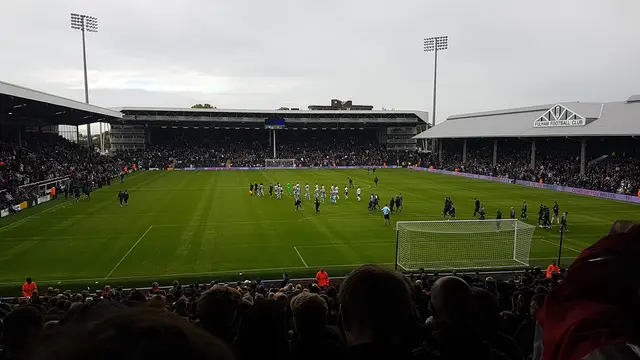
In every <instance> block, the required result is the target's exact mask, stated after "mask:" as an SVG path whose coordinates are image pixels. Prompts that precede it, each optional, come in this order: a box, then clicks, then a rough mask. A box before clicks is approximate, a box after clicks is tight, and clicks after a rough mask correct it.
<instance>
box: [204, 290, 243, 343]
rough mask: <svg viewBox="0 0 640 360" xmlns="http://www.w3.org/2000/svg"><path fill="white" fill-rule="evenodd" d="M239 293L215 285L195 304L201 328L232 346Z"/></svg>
mask: <svg viewBox="0 0 640 360" xmlns="http://www.w3.org/2000/svg"><path fill="white" fill-rule="evenodd" d="M240 299H241V298H240V293H239V292H238V291H236V290H235V289H233V288H231V287H229V286H225V285H215V286H213V287H212V288H211V289H209V290H207V291H205V292H204V293H203V294H202V297H200V299H199V300H198V302H197V308H196V311H197V317H198V320H199V321H200V324H201V325H202V328H203V329H205V330H207V331H208V332H210V333H212V334H213V335H215V336H217V337H218V338H220V339H221V340H222V341H224V342H225V343H227V344H229V345H230V344H232V343H233V339H234V338H235V335H236V334H235V327H236V325H237V324H236V320H237V318H236V315H237V310H238V305H239V304H240Z"/></svg>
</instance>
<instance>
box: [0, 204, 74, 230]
mask: <svg viewBox="0 0 640 360" xmlns="http://www.w3.org/2000/svg"><path fill="white" fill-rule="evenodd" d="M70 201H71V200H67V201H65V202H63V203H61V204H58V205H56V206H53V207H50V208H48V209H46V210H42V211H40V212H37V213H35V214H31V215H29V216H27V217H26V218H24V219H20V220H18V221H16V222H12V223H10V224H7V225H5V226H3V227H0V230H3V229H5V228H8V227H10V226H15V225H18V224H20V223H22V222H23V221H26V220H29V219H31V218H32V217H34V216H36V215H40V214H42V213H44V212H47V211H50V210H53V209H55V208H57V207H59V206H62V205H64V204H66V203H68V202H70Z"/></svg>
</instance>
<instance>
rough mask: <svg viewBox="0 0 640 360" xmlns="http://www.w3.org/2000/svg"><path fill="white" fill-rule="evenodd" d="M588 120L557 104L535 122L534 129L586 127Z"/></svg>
mask: <svg viewBox="0 0 640 360" xmlns="http://www.w3.org/2000/svg"><path fill="white" fill-rule="evenodd" d="M585 125H587V119H585V117H584V116H581V115H578V114H576V113H575V112H573V111H572V110H570V109H568V108H566V107H564V106H562V105H560V104H557V105H554V106H553V107H552V108H551V109H549V110H547V111H546V112H545V113H544V114H542V115H541V116H540V117H539V118H537V119H536V121H534V122H533V127H534V128H544V127H565V126H585Z"/></svg>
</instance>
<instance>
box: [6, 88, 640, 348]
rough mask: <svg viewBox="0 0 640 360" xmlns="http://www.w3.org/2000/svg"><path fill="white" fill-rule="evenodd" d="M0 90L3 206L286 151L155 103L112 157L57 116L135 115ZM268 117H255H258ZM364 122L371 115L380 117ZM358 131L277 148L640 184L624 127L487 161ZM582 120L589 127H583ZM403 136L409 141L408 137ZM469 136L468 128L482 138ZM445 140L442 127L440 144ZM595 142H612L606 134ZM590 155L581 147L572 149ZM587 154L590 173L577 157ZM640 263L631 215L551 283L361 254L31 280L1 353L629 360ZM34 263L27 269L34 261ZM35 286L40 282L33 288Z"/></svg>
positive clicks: (287, 136)
mask: <svg viewBox="0 0 640 360" xmlns="http://www.w3.org/2000/svg"><path fill="white" fill-rule="evenodd" d="M3 86H4V89H5V90H7V91H6V92H5V93H3V95H2V97H0V99H1V100H2V106H1V109H2V111H1V112H0V115H1V116H0V130H1V131H0V134H1V135H0V177H1V178H2V182H1V183H0V186H1V188H0V191H1V192H2V193H1V195H2V196H0V202H2V203H1V205H3V206H4V205H7V206H12V205H14V204H15V203H16V202H18V201H22V200H31V199H33V198H34V197H35V198H38V197H40V196H42V194H43V193H46V192H47V190H48V188H47V186H48V184H55V180H56V179H60V178H68V177H70V178H72V179H73V178H77V179H79V180H81V181H83V182H90V183H93V184H94V185H96V186H100V185H101V184H108V182H109V181H110V178H111V177H112V176H114V175H116V174H117V173H118V172H119V171H120V169H121V168H122V166H123V165H125V164H139V165H141V167H144V168H154V167H157V168H163V167H165V166H183V167H187V166H194V167H207V166H212V167H216V166H224V165H227V164H229V165H232V166H264V160H265V159H266V158H268V157H269V156H270V155H271V151H272V150H273V149H272V145H273V142H272V141H269V137H268V136H264V135H265V132H264V129H260V128H259V127H258V128H257V129H256V128H255V125H252V127H250V128H249V129H235V127H233V126H223V127H233V128H219V129H206V130H210V131H202V130H205V129H200V128H196V125H194V124H193V122H194V121H196V120H194V119H193V118H190V117H194V116H195V115H193V114H202V113H207V114H209V115H207V116H211V114H223V115H224V116H227V115H228V114H229V112H228V111H225V110H217V109H214V110H209V109H206V110H198V111H190V110H189V111H186V110H185V114H167V113H163V114H161V115H158V114H153V115H149V114H148V113H150V112H159V110H144V111H142V112H145V113H147V114H146V115H140V114H135V115H132V114H127V111H123V113H124V116H125V118H126V120H127V121H128V120H131V118H127V116H129V117H138V120H139V121H141V123H140V124H133V125H132V124H131V123H130V122H127V123H126V124H122V123H119V125H121V127H120V128H119V130H118V131H119V132H116V134H114V135H113V136H114V137H120V140H121V141H120V142H119V144H118V141H116V142H115V143H114V144H116V145H120V146H119V147H118V146H116V147H115V149H114V150H115V151H114V154H112V155H111V156H104V155H100V154H98V153H96V152H93V151H90V150H88V149H87V148H83V147H81V146H80V145H78V144H75V143H73V142H72V141H69V140H68V138H65V137H61V136H59V135H58V134H57V133H60V131H56V130H52V126H57V125H62V124H71V125H74V124H76V125H77V124H80V123H82V122H87V121H98V120H102V121H110V122H114V123H115V124H116V125H118V123H117V121H119V120H118V119H120V117H121V116H122V114H121V113H114V112H112V111H109V110H106V109H100V108H96V107H91V106H89V105H86V104H80V103H78V104H76V103H74V102H71V101H70V100H64V99H63V100H60V99H58V98H55V97H54V98H47V96H48V95H46V94H41V93H36V92H34V93H31V92H29V91H28V89H23V88H12V87H8V86H6V85H5V84H4V83H3ZM9 92H10V93H9ZM45 95H46V96H45ZM48 101H49V102H48ZM43 102H44V103H45V104H50V105H51V106H43V104H42V103H43ZM56 103H58V105H55V104H56ZM60 104H62V105H60ZM627 105H628V104H627ZM627 105H619V106H627ZM633 106H637V105H633ZM567 107H572V108H575V109H576V110H575V112H577V113H582V114H590V115H586V116H582V115H581V116H578V114H573V115H570V116H569V115H567V117H568V118H569V119H564V120H566V121H574V120H575V121H578V122H580V121H581V118H582V117H584V119H585V122H586V123H587V125H585V128H586V126H589V125H590V124H593V123H596V122H597V121H600V120H594V119H592V118H591V117H590V116H595V115H593V114H595V113H597V111H595V110H594V109H596V108H597V107H595V106H586V107H584V108H582V107H581V106H578V105H576V104H573V105H571V106H569V105H567ZM29 108H31V109H30V110H29ZM34 109H35V110H34ZM578 109H579V110H578ZM601 109H602V108H601ZM604 109H605V110H604V111H601V112H600V113H599V114H608V110H607V106H605V107H604ZM27 110H29V111H27ZM162 111H165V110H162ZM532 111H533V110H532ZM535 111H538V112H541V113H542V115H538V118H537V119H536V120H535V121H536V122H537V121H538V120H540V118H541V117H542V116H543V115H544V114H545V113H546V112H545V111H544V110H543V109H539V110H535ZM18 112H20V113H18ZM172 112H173V113H178V112H179V111H177V110H175V111H172ZM351 112H352V113H354V114H356V118H357V116H359V115H358V114H357V112H354V111H351ZM58 113H60V114H58ZM187 113H188V114H191V115H186V114H187ZM521 113H527V111H522V112H521ZM16 114H18V115H16ZM28 114H31V115H28ZM64 114H66V115H64ZM278 114H279V113H278ZM292 114H294V115H295V114H296V113H295V112H294V113H292ZM519 114H520V113H519ZM60 115H64V116H60ZM297 115H300V114H297ZM378 115H383V116H386V117H392V116H399V115H398V113H385V114H382V113H380V114H378ZM520 115H521V114H520ZM520 115H518V116H520ZM574 115H575V116H574ZM145 116H146V117H149V116H151V117H153V119H156V120H157V121H160V122H163V121H164V122H166V121H169V122H167V123H170V121H172V120H171V119H173V118H171V119H169V120H167V118H162V117H185V118H187V122H185V123H184V124H185V125H184V126H182V125H181V126H180V128H179V129H178V127H177V126H176V127H175V128H174V127H173V126H170V125H157V126H151V127H150V126H148V122H149V121H152V119H151V118H146V119H145V118H144V117H145ZM220 116H222V115H220ZM263 116H264V114H263V113H259V114H258V115H256V116H255V117H254V120H255V121H257V120H259V119H262V118H263ZM300 116H301V115H300ZM360 116H363V117H362V118H361V119H360V120H362V121H366V120H364V119H366V116H364V115H360ZM403 116H405V115H403ZM406 116H409V115H406ZM482 116H485V115H482ZM487 116H489V115H487ZM554 116H555V115H554ZM603 116H604V115H603ZM88 117H89V118H92V117H94V118H93V119H89V120H87V119H88ZM320 117H325V118H326V117H327V114H324V115H320ZM161 118H162V119H161ZM247 118H248V117H247ZM256 119H257V120H256ZM385 119H386V118H385ZM418 120H419V116H418V115H416V116H415V117H411V121H415V122H417V121H418ZM252 121H253V120H252ZM318 121H321V120H319V119H318ZM332 121H335V119H334V120H332ZM349 121H353V120H349ZM384 121H386V120H384ZM402 121H405V120H402ZM448 121H452V120H447V122H448ZM453 121H463V120H455V119H454V120H453ZM464 121H466V120H464ZM589 121H591V123H589ZM611 121H612V122H613V121H614V120H611ZM447 122H445V123H447ZM187 124H188V125H187ZM616 124H619V123H616ZM378 125H379V124H378ZM199 126H200V125H198V127H199ZM414 126H415V124H414ZM438 126H440V125H438ZM438 126H436V127H435V128H433V129H431V130H428V132H427V133H425V134H423V135H422V137H426V136H431V135H429V134H432V135H433V134H437V133H435V132H434V133H429V131H432V130H434V129H438ZM578 126H582V125H578ZM185 127H186V128H185ZM405 127H409V126H405ZM481 127H482V126H481ZM347 128H348V130H347ZM347 128H345V130H330V129H328V130H326V131H325V130H322V128H320V129H318V128H316V129H315V130H313V129H312V128H310V129H308V130H300V131H284V132H282V134H278V137H279V139H280V142H279V144H276V145H275V147H276V151H277V152H278V153H280V154H281V156H282V157H287V158H294V159H297V160H298V162H299V163H300V164H302V165H303V166H333V164H341V165H375V166H380V165H382V164H384V163H387V164H394V163H395V164H401V163H403V162H405V163H407V164H413V165H416V164H419V165H420V166H422V167H429V166H435V167H438V168H443V169H459V170H461V171H468V172H473V173H478V174H490V175H494V176H503V177H508V178H521V179H527V180H534V181H537V180H540V179H542V180H543V181H548V182H556V183H559V184H571V185H574V186H582V187H587V188H594V189H602V190H604V191H616V192H626V193H628V192H630V193H633V191H635V190H636V189H637V186H639V185H640V184H638V179H640V176H638V175H639V174H640V173H639V169H640V166H639V165H640V164H639V163H638V161H637V159H639V158H640V157H638V153H637V151H638V150H636V149H635V148H637V146H635V144H636V143H635V142H634V141H636V140H635V139H633V138H629V137H628V136H627V137H624V138H623V139H620V138H615V139H606V137H605V135H606V134H594V136H596V135H597V138H594V139H590V140H589V141H590V144H591V145H590V148H592V149H596V150H595V151H594V152H593V153H591V154H587V153H586V147H585V143H586V142H585V141H582V140H581V141H580V142H579V144H580V146H579V147H575V146H574V147H573V148H572V147H571V145H575V144H576V142H575V140H573V139H567V138H564V139H549V140H547V139H546V137H545V138H544V139H543V138H536V140H537V141H536V142H532V144H537V145H531V149H534V150H535V151H531V150H529V149H528V148H529V146H528V144H529V143H527V142H524V141H521V140H518V139H517V137H516V136H511V137H509V139H507V140H504V139H502V140H500V141H498V140H496V141H493V154H494V156H493V158H491V157H490V156H487V155H491V153H492V149H491V145H490V144H491V143H490V142H487V141H486V140H482V139H477V140H462V142H463V148H464V152H463V154H462V155H460V154H459V151H456V149H459V146H460V140H457V142H455V141H450V142H448V143H444V142H440V144H441V145H440V146H439V151H438V154H437V156H430V155H429V154H425V153H422V152H418V151H416V150H417V149H416V148H404V147H401V148H396V147H395V146H393V142H392V143H391V144H392V146H391V147H390V146H389V144H390V143H389V142H388V141H386V140H389V139H394V137H393V136H391V137H389V136H387V135H393V134H389V132H388V131H384V130H380V129H379V127H378V126H376V127H373V128H363V130H360V129H355V128H354V129H353V130H352V129H351V128H350V126H347ZM464 128H465V127H462V128H460V129H457V130H460V131H462V130H463V129H464ZM482 128H485V127H482ZM602 128H604V127H600V129H602ZM44 129H48V131H43V130H44ZM384 129H387V128H384ZM581 129H582V128H581ZM58 130H59V129H58ZM214 130H215V131H214ZM261 130H262V132H260V131H261ZM438 131H440V130H438ZM535 131H539V130H535ZM562 131H568V130H566V129H564V128H563V130H562ZM585 131H586V130H581V134H582V135H585V134H587V133H586V132H585ZM617 131H618V130H617ZM621 131H624V130H621ZM634 131H635V130H634ZM400 132H401V133H402V134H401V135H402V136H406V135H410V134H411V132H412V131H409V130H406V129H405V130H402V131H400ZM514 134H515V133H514ZM616 134H617V133H616ZM382 135H384V139H382ZM446 135H447V136H450V135H451V134H448V133H447V134H446ZM468 135H469V136H467V137H468V138H469V139H471V138H472V136H471V135H473V134H468ZM578 135H580V134H573V133H570V134H569V135H566V136H569V137H573V136H578ZM614 135H615V134H614ZM617 135H622V134H617ZM477 136H478V134H475V136H473V137H474V138H475V137H477ZM487 136H488V135H487ZM493 136H495V134H494V135H493ZM545 136H547V135H545ZM434 137H436V136H434ZM444 137H445V133H442V134H441V137H440V138H444ZM459 137H460V138H465V136H459ZM549 137H551V136H549ZM592 137H593V136H592ZM456 138H458V137H456ZM112 139H115V138H112ZM385 139H386V140H385ZM403 139H406V138H403ZM596 139H597V140H598V141H599V142H598V143H597V144H592V143H593V142H596V141H595V140H596ZM600 139H604V140H600ZM72 140H73V139H72ZM75 140H77V138H75ZM140 140H142V141H140ZM152 140H153V141H152ZM402 141H405V140H402ZM401 144H414V145H415V144H417V143H410V142H406V143H401ZM498 148H499V149H500V156H499V157H498V156H497V149H498ZM576 148H578V149H579V150H580V152H581V153H580V154H578V153H577V152H576V151H573V150H575V149H576ZM527 151H529V153H528V152H527ZM532 153H533V154H535V155H532ZM605 154H606V156H605ZM587 155H589V156H587ZM587 160H589V161H588V164H587ZM580 163H583V164H584V166H578V165H576V164H580ZM41 183H43V184H44V185H40V184H41ZM32 184H39V185H34V186H30V185H32ZM0 208H3V207H0ZM638 257H640V228H639V227H638V226H636V225H632V224H629V223H624V222H620V223H616V224H614V226H613V227H612V232H611V234H609V235H607V236H605V237H604V238H602V239H601V240H599V241H598V242H597V243H596V244H594V245H593V246H591V247H588V248H587V249H585V250H584V251H583V252H582V253H581V254H580V256H579V257H578V258H577V260H576V261H575V263H574V265H573V266H572V267H571V268H570V269H568V270H563V271H562V273H553V274H552V276H550V277H547V276H545V273H544V272H543V271H541V270H540V269H539V268H534V269H528V270H527V271H526V272H524V273H522V274H517V275H512V274H507V275H502V276H501V277H498V276H495V277H486V278H484V279H483V278H481V277H480V275H479V274H477V273H476V274H455V273H454V274H452V275H451V276H441V275H439V274H427V273H424V272H423V271H418V272H416V273H411V274H406V276H404V275H402V274H400V273H397V272H393V271H392V270H390V269H388V268H385V267H379V266H376V265H363V266H360V267H358V268H357V269H355V270H354V271H352V272H351V273H350V274H349V275H348V276H347V277H346V278H345V279H344V280H343V281H339V280H336V279H332V280H331V283H330V286H326V287H320V286H318V285H317V283H314V282H313V281H295V280H290V279H289V277H288V276H286V274H285V276H284V281H282V283H280V282H279V281H278V282H267V281H264V282H263V281H260V280H258V279H254V280H247V279H241V281H238V282H231V283H220V282H218V281H216V280H214V279H209V280H207V281H206V282H203V283H194V284H187V285H182V284H180V282H179V279H178V280H176V281H175V282H174V283H173V286H171V287H167V288H164V287H160V286H159V285H158V284H157V283H153V284H152V286H151V288H150V289H149V290H137V289H124V288H122V287H118V286H114V287H112V286H109V285H107V286H104V287H103V288H102V289H100V290H98V291H96V292H90V291H89V290H83V291H77V292H73V291H71V290H65V289H57V288H54V287H48V288H46V289H38V290H35V291H32V290H29V292H28V293H27V295H29V294H30V297H16V298H13V299H12V300H10V301H8V302H5V301H0V319H1V320H2V321H0V335H1V336H0V359H29V358H32V359H38V358H49V359H51V358H54V359H57V358H59V359H79V358H89V357H92V358H99V359H102V358H105V359H106V358H110V359H111V358H114V357H115V358H118V359H133V358H136V359H139V358H141V357H166V356H168V355H167V354H169V355H172V356H173V354H176V355H175V356H180V357H184V358H199V359H233V358H237V359H241V360H244V359H255V358H262V359H298V358H305V359H309V358H311V359H320V358H332V359H372V358H373V359H387V358H388V359H467V358H477V359H512V360H515V359H528V358H533V359H559V360H573V359H608V358H610V359H614V358H615V359H627V358H629V359H631V358H637V357H638V356H637V351H635V349H637V345H639V344H640V343H639V341H638V339H637V334H638V332H637V329H636V327H637V324H638V323H639V322H638V321H639V320H640V316H638V309H640V307H639V306H638V305H639V304H638V296H637V289H638V288H639V287H640V284H639V283H638V282H639V281H640V280H639V279H640V277H639V276H636V275H637V274H638V273H640V268H639V266H640V264H639V263H638V261H637V259H638ZM25 264H26V266H28V260H27V261H25ZM34 281H35V282H37V281H38V279H34ZM114 285H117V284H114ZM34 287H36V285H29V289H33V288H34ZM114 345H117V346H114Z"/></svg>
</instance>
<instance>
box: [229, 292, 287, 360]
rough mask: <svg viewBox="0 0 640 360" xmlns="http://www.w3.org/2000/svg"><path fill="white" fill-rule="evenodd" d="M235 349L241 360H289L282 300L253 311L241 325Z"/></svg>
mask: <svg viewBox="0 0 640 360" xmlns="http://www.w3.org/2000/svg"><path fill="white" fill-rule="evenodd" d="M234 348H235V349H236V354H237V355H238V359H239V360H250V359H251V360H253V359H265V360H282V359H287V358H288V345H287V318H286V315H285V304H284V303H282V302H281V301H278V300H266V301H261V302H258V303H257V304H255V305H254V306H252V307H250V308H249V309H248V310H247V311H246V312H245V313H244V315H243V317H242V320H241V321H240V328H239V331H238V338H237V339H236V341H235V344H234ZM265 349H269V350H268V351H265Z"/></svg>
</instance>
